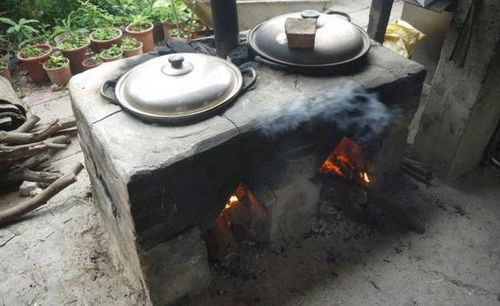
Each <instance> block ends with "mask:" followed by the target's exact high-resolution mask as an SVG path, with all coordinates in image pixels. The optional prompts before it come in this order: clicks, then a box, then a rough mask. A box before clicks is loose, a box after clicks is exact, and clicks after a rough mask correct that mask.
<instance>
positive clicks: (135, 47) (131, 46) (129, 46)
mask: <svg viewBox="0 0 500 306" xmlns="http://www.w3.org/2000/svg"><path fill="white" fill-rule="evenodd" d="M121 47H122V50H123V57H125V58H127V57H131V56H136V55H140V54H142V42H140V41H138V40H137V39H135V38H133V37H132V36H126V37H125V38H123V40H122V44H121Z"/></svg>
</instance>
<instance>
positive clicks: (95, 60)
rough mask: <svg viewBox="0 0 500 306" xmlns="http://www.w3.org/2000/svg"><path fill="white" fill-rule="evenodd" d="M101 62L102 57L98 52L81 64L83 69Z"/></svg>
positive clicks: (90, 67) (93, 66)
mask: <svg viewBox="0 0 500 306" xmlns="http://www.w3.org/2000/svg"><path fill="white" fill-rule="evenodd" d="M100 64H102V59H101V57H100V56H99V54H94V55H92V56H90V57H89V58H87V59H85V60H84V61H83V62H82V66H83V67H84V69H85V70H89V69H92V68H95V67H97V66H99V65H100Z"/></svg>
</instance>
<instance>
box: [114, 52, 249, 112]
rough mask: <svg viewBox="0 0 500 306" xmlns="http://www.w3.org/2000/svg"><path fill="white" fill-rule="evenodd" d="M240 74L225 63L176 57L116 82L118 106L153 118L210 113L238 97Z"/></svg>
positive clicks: (164, 58) (151, 62) (199, 56)
mask: <svg viewBox="0 0 500 306" xmlns="http://www.w3.org/2000/svg"><path fill="white" fill-rule="evenodd" d="M242 82H243V78H242V75H241V72H240V70H239V69H238V68H237V67H236V66H234V65H233V64H231V63H229V62H228V61H225V60H223V59H220V58H217V57H214V56H209V55H204V54H196V53H177V54H172V55H165V56H160V57H158V58H155V59H152V60H149V61H147V62H145V63H143V64H140V65H138V66H136V67H135V68H133V69H131V70H130V71H128V72H127V73H126V74H124V75H123V76H122V77H121V78H120V79H119V80H118V82H117V84H116V89H115V94H116V98H117V100H118V102H119V103H120V104H121V105H122V106H123V107H125V108H127V109H129V110H130V111H132V112H134V113H136V114H138V115H142V116H144V117H150V118H160V119H164V118H184V117H191V116H196V115H199V114H201V113H204V112H206V111H209V110H211V109H213V108H215V107H218V106H220V105H221V104H223V103H225V102H228V101H229V100H231V99H232V98H233V97H235V96H236V95H237V94H238V92H239V91H240V89H241V86H242Z"/></svg>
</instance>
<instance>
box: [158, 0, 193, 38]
mask: <svg viewBox="0 0 500 306" xmlns="http://www.w3.org/2000/svg"><path fill="white" fill-rule="evenodd" d="M153 15H154V16H155V18H156V19H158V20H159V21H161V22H162V26H163V36H164V37H163V39H165V40H166V39H171V38H172V36H171V35H170V33H171V31H172V30H174V29H177V30H179V29H182V28H183V27H184V25H185V23H186V22H187V21H188V20H189V18H190V10H189V7H188V6H187V5H186V4H185V3H184V2H183V1H182V0H171V1H170V2H169V3H168V4H167V5H166V6H162V7H157V8H155V10H154V13H153Z"/></svg>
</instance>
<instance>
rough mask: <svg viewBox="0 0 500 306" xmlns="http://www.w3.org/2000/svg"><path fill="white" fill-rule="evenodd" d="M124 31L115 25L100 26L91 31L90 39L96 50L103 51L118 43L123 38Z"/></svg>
mask: <svg viewBox="0 0 500 306" xmlns="http://www.w3.org/2000/svg"><path fill="white" fill-rule="evenodd" d="M122 36H123V33H122V31H121V30H120V29H117V28H113V27H104V28H98V29H96V30H94V31H93V32H92V33H90V40H91V41H92V44H93V47H94V49H95V50H96V51H98V52H99V51H102V50H104V49H108V48H110V47H111V46H112V45H117V44H119V43H120V41H121V40H122Z"/></svg>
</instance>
